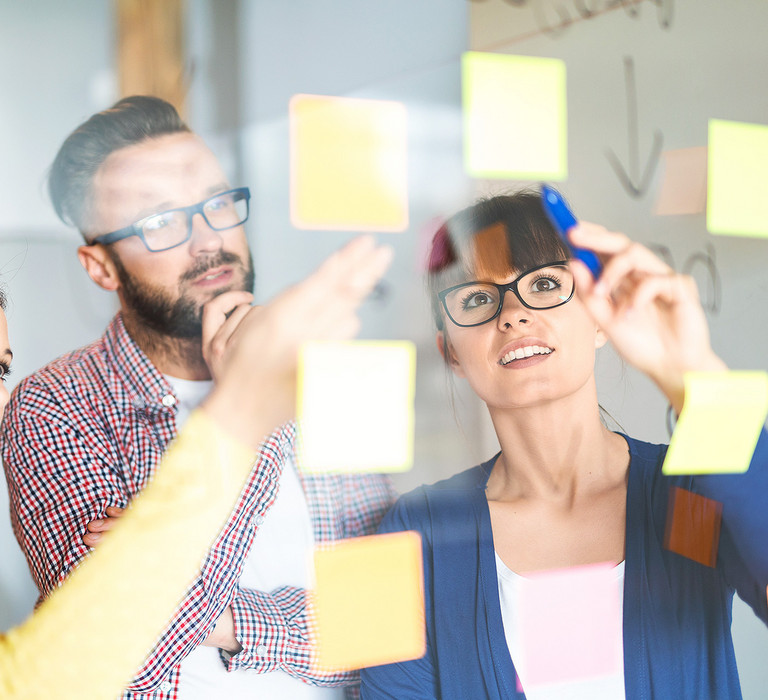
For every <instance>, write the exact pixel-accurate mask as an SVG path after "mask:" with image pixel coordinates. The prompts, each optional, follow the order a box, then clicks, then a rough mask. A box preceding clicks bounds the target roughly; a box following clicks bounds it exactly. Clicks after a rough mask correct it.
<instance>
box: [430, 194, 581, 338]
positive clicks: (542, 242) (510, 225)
mask: <svg viewBox="0 0 768 700" xmlns="http://www.w3.org/2000/svg"><path fill="white" fill-rule="evenodd" d="M569 257H570V254H569V252H568V248H567V247H566V245H565V243H564V242H563V241H562V239H561V238H560V236H559V235H558V233H557V232H556V231H555V229H554V228H553V226H552V224H551V223H550V221H549V219H548V217H547V215H546V213H545V212H544V209H543V208H542V205H541V196H540V194H539V193H538V192H537V191H534V190H521V191H519V192H516V193H514V194H508V195H497V196H495V197H490V198H488V199H482V200H480V201H478V202H476V203H475V204H473V205H472V206H469V207H467V208H466V209H462V210H461V211H460V212H458V213H456V214H454V215H453V216H452V217H451V218H450V219H448V220H447V221H446V222H445V223H444V224H443V225H442V226H441V227H440V228H439V229H438V231H437V233H436V234H435V236H434V238H433V239H432V247H431V250H430V255H429V260H428V265H427V270H428V272H427V289H428V292H429V298H430V301H431V304H432V315H433V318H434V320H435V324H436V326H437V328H438V330H442V329H443V312H442V307H441V304H440V300H439V299H438V296H437V295H438V293H439V292H441V291H442V290H443V289H447V288H448V287H451V286H453V285H454V284H460V283H462V282H466V281H469V280H471V279H478V278H481V277H483V276H484V275H491V276H493V275H498V276H505V275H508V274H509V273H511V272H512V271H519V272H522V271H524V270H527V269H530V268H532V267H536V266H537V265H543V264H544V263H548V262H554V261H556V260H567V259H568V258H569Z"/></svg>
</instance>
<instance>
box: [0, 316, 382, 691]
mask: <svg viewBox="0 0 768 700" xmlns="http://www.w3.org/2000/svg"><path fill="white" fill-rule="evenodd" d="M175 404H176V398H175V396H174V395H173V391H172V389H171V387H170V385H169V384H168V382H167V381H166V380H165V378H164V377H163V376H162V374H160V373H159V372H158V371H157V369H156V368H155V367H154V366H153V365H152V363H151V362H150V361H149V359H148V358H147V357H146V355H144V353H143V352H142V351H141V350H140V349H139V347H138V346H137V345H136V344H135V343H134V341H133V340H132V339H131V337H130V336H129V335H128V332H127V331H126V329H125V326H124V325H123V322H122V318H121V317H120V315H118V316H116V317H115V319H114V320H113V321H112V323H111V324H110V326H109V328H108V329H107V331H106V333H105V334H104V336H103V337H102V338H101V339H100V340H98V341H97V342H95V343H93V344H91V345H89V346H87V347H85V348H82V349H80V350H77V351H75V352H73V353H70V354H69V355H65V356H64V357H61V358H59V359H58V360H55V361H54V362H52V363H51V364H49V365H47V366H46V367H44V368H43V369H41V370H39V371H38V372H36V373H35V374H33V375H31V376H30V377H27V378H26V379H25V380H23V381H22V382H21V383H20V384H19V386H18V387H17V388H16V390H15V391H14V392H13V396H12V398H11V402H10V404H9V406H8V408H7V410H6V416H5V421H4V423H3V454H2V456H3V464H4V467H5V473H6V478H7V481H8V490H9V494H10V500H11V520H12V523H13V528H14V532H15V533H16V538H17V539H18V541H19V544H20V545H21V548H22V549H23V550H24V553H25V555H26V557H27V561H28V563H29V567H30V570H31V572H32V576H33V577H34V579H35V582H36V584H37V586H38V589H39V590H40V594H41V599H42V598H44V597H45V596H47V595H48V594H50V592H51V591H52V590H53V589H54V588H56V587H57V586H59V585H61V583H62V582H63V581H64V580H65V579H66V577H67V576H68V575H69V573H70V572H71V571H72V570H73V568H75V567H76V566H77V565H78V564H79V562H81V561H82V560H83V558H84V557H86V556H87V555H88V547H87V546H86V545H84V544H83V541H82V537H83V535H84V534H85V528H86V524H87V523H88V522H89V521H91V520H93V519H95V518H102V517H105V512H106V508H107V506H110V505H115V506H120V507H125V506H127V505H128V504H129V503H130V502H131V500H132V499H133V498H134V497H135V496H136V494H137V493H139V492H140V491H141V490H142V489H143V488H144V487H145V486H146V484H147V483H148V481H149V480H150V479H151V478H152V474H153V473H154V470H155V468H156V466H157V464H158V462H159V461H160V458H161V456H162V454H163V452H164V451H165V449H166V448H167V446H168V443H169V442H170V440H171V439H172V438H173V437H174V435H175V434H176V406H175ZM294 438H295V428H294V426H293V425H287V426H283V428H281V429H279V430H277V431H276V432H274V433H273V434H272V435H270V436H269V438H267V440H265V442H264V444H263V447H262V450H261V455H260V458H259V459H258V460H257V463H256V464H255V465H254V469H253V470H252V471H251V475H250V477H249V480H248V483H247V484H246V486H245V488H244V489H243V491H242V493H241V495H240V499H239V501H238V503H237V505H236V506H235V509H234V510H233V512H232V514H231V515H230V518H229V520H228V521H227V523H226V525H225V526H224V528H223V529H222V531H221V533H219V536H218V537H217V539H216V541H215V542H214V544H213V546H212V548H211V549H210V551H209V553H208V555H207V557H206V559H205V561H204V562H203V566H202V570H201V573H200V576H199V578H198V579H197V580H196V581H195V582H194V583H193V584H192V585H191V587H190V588H189V590H188V591H187V593H186V595H185V597H184V599H183V600H182V602H181V603H180V605H179V607H178V609H177V610H176V613H175V614H174V616H173V618H172V619H171V620H170V622H169V623H168V626H167V627H166V629H165V631H164V632H163V634H162V635H161V636H160V638H159V639H158V642H157V645H156V646H155V648H154V650H153V651H152V652H151V653H150V654H149V656H148V657H147V658H146V660H145V662H144V664H143V665H142V667H141V668H140V669H138V671H137V673H136V676H135V678H134V679H133V681H132V682H131V684H130V685H129V687H128V689H127V690H126V692H125V694H124V695H123V697H124V698H126V699H132V700H137V699H138V698H145V697H152V698H153V699H154V700H170V699H172V698H177V697H178V695H177V688H178V675H179V671H178V665H179V663H180V662H181V660H182V659H183V658H184V657H185V656H186V655H187V654H188V653H189V652H190V651H192V649H194V648H195V647H196V646H197V645H198V644H200V642H202V641H203V640H204V639H205V638H206V637H207V636H208V634H209V633H210V632H211V630H212V629H213V626H214V624H215V622H216V619H217V618H218V617H219V615H220V614H221V612H222V611H223V610H224V608H225V607H226V606H227V605H231V607H232V612H233V615H234V620H235V629H236V634H237V638H238V640H239V641H240V643H241V644H242V646H243V650H242V651H241V652H240V653H239V654H237V655H236V656H234V657H232V658H231V659H229V660H224V662H225V663H227V664H228V667H229V668H230V670H235V669H238V668H249V669H255V670H257V671H260V672H267V671H273V670H278V669H279V670H281V671H285V672H287V673H290V674H291V675H294V676H297V677H299V678H301V679H304V680H306V681H308V682H311V683H315V684H321V685H338V684H342V683H349V682H354V680H355V679H356V674H349V673H323V672H321V671H318V670H317V669H316V668H315V667H313V665H312V662H311V643H310V638H309V629H310V620H309V619H308V613H307V606H306V591H304V590H300V589H296V588H292V587H283V588H280V589H278V590H275V591H271V592H262V591H254V590H248V589H244V588H240V587H239V585H238V582H239V578H240V573H241V570H242V565H243V562H244V561H245V558H246V556H247V554H248V551H249V550H250V547H251V543H252V542H253V537H254V535H255V533H256V531H257V529H258V525H259V524H260V522H261V518H262V517H263V516H264V515H265V514H266V513H267V511H268V510H269V508H270V507H271V505H272V504H273V503H274V500H275V497H276V495H277V484H278V482H279V478H280V473H281V469H282V464H283V460H284V457H285V455H286V454H289V453H290V452H292V450H293V444H294ZM302 483H303V486H304V492H305V495H306V499H307V503H308V506H309V511H310V516H311V518H312V523H313V529H314V535H315V540H316V541H317V542H318V543H320V542H328V541H333V540H337V539H343V538H347V537H355V536H359V535H364V534H370V533H371V532H373V531H374V530H375V528H376V526H377V524H378V522H379V520H380V519H381V518H382V517H383V515H384V513H385V512H386V510H387V509H388V508H389V506H390V505H391V504H392V502H393V501H394V497H395V493H394V490H393V488H392V486H391V484H390V482H389V480H388V479H386V478H385V477H382V476H378V475H359V476H358V475H332V476H302ZM146 575H147V576H152V572H151V571H148V572H146ZM104 633H105V634H120V631H119V630H105V631H104ZM350 690H352V689H350ZM145 693H146V694H147V695H145Z"/></svg>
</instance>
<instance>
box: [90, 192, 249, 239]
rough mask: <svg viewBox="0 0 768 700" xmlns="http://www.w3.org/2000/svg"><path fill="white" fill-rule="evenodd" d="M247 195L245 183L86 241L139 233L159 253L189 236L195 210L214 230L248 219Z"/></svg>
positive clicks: (232, 225)
mask: <svg viewBox="0 0 768 700" xmlns="http://www.w3.org/2000/svg"><path fill="white" fill-rule="evenodd" d="M250 199H251V191H250V190H249V189H248V188H247V187H238V188H236V189H234V190H228V191H227V192H221V193H220V194H216V195H214V196H213V197H209V198H208V199H206V200H204V201H202V202H198V203H197V204H190V205H189V206H188V207H179V208H178V209H169V210H168V211H164V212H160V213H159V214H151V215H150V216H146V217H144V218H143V219H141V220H139V221H137V222H136V223H133V224H131V225H130V226H126V227H125V228H121V229H119V230H118V231H112V233H105V234H103V235H101V236H96V238H94V239H93V240H92V241H91V242H90V243H89V244H88V245H96V244H97V243H103V244H107V243H114V242H115V241H119V240H122V239H123V238H128V237H129V236H138V237H139V238H141V240H142V242H143V243H144V245H145V246H146V248H147V250H149V251H152V252H153V253H159V252H161V251H163V250H169V249H171V248H175V247H176V246H180V245H181V244H182V243H186V242H187V241H188V240H189V239H190V237H191V236H192V219H193V217H194V216H195V214H200V215H201V216H202V217H203V219H205V222H206V223H207V224H208V226H210V227H211V228H212V229H213V230H214V231H226V230H227V229H229V228H234V227H235V226H239V225H240V224H242V223H244V222H245V221H247V219H248V210H249V206H248V203H249V201H250Z"/></svg>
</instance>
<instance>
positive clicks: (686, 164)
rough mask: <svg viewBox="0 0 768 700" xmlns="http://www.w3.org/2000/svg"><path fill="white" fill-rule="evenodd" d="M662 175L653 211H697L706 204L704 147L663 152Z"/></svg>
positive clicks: (658, 214) (673, 214)
mask: <svg viewBox="0 0 768 700" xmlns="http://www.w3.org/2000/svg"><path fill="white" fill-rule="evenodd" d="M661 158H662V161H663V163H664V168H663V170H664V175H663V179H662V182H661V189H660V190H659V196H658V198H657V199H656V206H655V207H654V210H653V213H654V214H656V215H657V216H676V215H681V214H700V213H701V212H703V211H704V209H705V207H706V203H707V147H706V146H695V147H693V148H676V149H673V150H670V151H663V152H662V154H661Z"/></svg>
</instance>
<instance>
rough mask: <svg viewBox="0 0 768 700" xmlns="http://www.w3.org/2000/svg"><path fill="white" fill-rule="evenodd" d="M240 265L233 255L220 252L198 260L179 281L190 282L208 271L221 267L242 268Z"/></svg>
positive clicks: (240, 261)
mask: <svg viewBox="0 0 768 700" xmlns="http://www.w3.org/2000/svg"><path fill="white" fill-rule="evenodd" d="M242 264H243V262H242V260H240V257H239V256H238V255H236V254H235V253H231V252H229V251H227V250H220V251H219V252H218V253H214V254H213V255H207V256H205V257H201V258H198V259H197V261H196V262H195V264H194V265H193V266H192V267H191V268H189V270H187V271H186V272H185V273H184V274H183V275H182V276H181V281H182V282H192V281H193V280H195V279H197V278H198V277H200V275H204V274H205V273H206V272H208V270H213V269H214V268H217V267H221V266H222V265H241V266H242Z"/></svg>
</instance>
